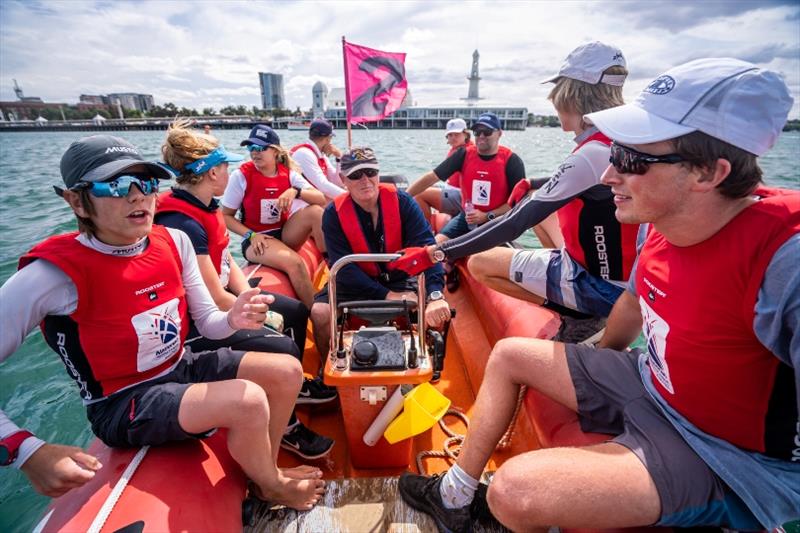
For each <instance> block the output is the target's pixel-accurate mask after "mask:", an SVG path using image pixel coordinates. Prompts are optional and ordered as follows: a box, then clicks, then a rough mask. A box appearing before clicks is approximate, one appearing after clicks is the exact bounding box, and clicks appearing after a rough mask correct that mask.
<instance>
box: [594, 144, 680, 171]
mask: <svg viewBox="0 0 800 533" xmlns="http://www.w3.org/2000/svg"><path fill="white" fill-rule="evenodd" d="M608 161H609V163H611V164H612V165H614V170H616V171H617V172H619V173H620V174H646V173H647V171H648V170H649V169H650V165H652V164H653V163H665V164H667V165H674V164H675V163H682V162H684V161H686V159H685V158H684V157H683V156H681V155H678V154H667V155H651V154H645V153H643V152H637V151H636V150H634V149H633V148H628V147H627V146H622V145H621V144H617V143H615V142H612V143H611V157H609V158H608Z"/></svg>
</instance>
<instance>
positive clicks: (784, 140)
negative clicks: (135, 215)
mask: <svg viewBox="0 0 800 533" xmlns="http://www.w3.org/2000/svg"><path fill="white" fill-rule="evenodd" d="M246 133H247V132H246V130H238V131H237V130H220V131H216V132H215V134H216V135H218V137H219V138H220V139H221V140H222V142H223V144H225V145H226V146H227V147H228V148H230V149H232V150H234V151H237V152H240V153H242V154H244V153H245V152H244V149H242V148H239V141H240V140H241V139H243V138H244V137H245V136H246ZM119 135H120V136H122V137H124V138H126V139H128V140H129V141H130V142H132V143H133V144H135V145H136V146H138V147H139V148H140V149H141V150H142V151H143V153H144V155H145V157H148V158H153V159H155V158H157V157H158V156H159V153H160V152H159V147H160V145H161V142H162V140H163V137H164V133H163V132H153V131H140V132H120V133H119ZM280 135H281V139H282V141H283V144H284V145H286V146H292V145H294V144H296V143H298V142H300V141H302V140H304V139H305V133H304V132H301V131H283V132H281V133H280ZM80 136H81V135H80V134H79V133H45V132H42V133H0V209H1V210H2V216H0V282H4V281H5V280H6V279H8V278H9V276H11V274H13V272H14V271H15V269H16V263H17V259H18V257H19V256H20V255H21V254H23V253H25V252H26V251H27V250H28V249H30V248H31V246H33V245H34V244H35V243H37V242H39V241H41V240H43V239H45V238H46V237H48V236H50V235H53V234H56V233H62V232H65V231H71V230H73V229H74V228H75V225H74V217H73V215H72V212H71V211H70V210H69V209H68V207H67V206H66V204H65V203H64V202H63V201H62V200H61V199H60V198H59V197H57V196H56V195H55V194H54V193H53V191H52V188H51V185H53V184H58V183H60V182H61V178H60V174H59V167H58V165H59V160H60V158H61V154H62V153H63V152H64V150H65V149H66V148H67V146H68V145H69V144H70V143H71V142H72V141H73V140H75V139H77V138H78V137H80ZM337 141H338V143H337V144H338V145H339V146H341V145H343V144H345V143H346V137H345V134H343V133H340V134H339V137H338V138H337ZM353 142H354V144H368V145H370V146H372V147H373V148H375V150H376V152H377V154H378V157H379V160H380V162H381V167H382V168H383V169H384V171H386V172H392V173H400V174H404V175H406V176H407V177H408V178H409V180H414V179H415V178H416V177H417V176H420V175H421V174H423V173H424V172H426V171H428V170H430V169H431V168H433V167H434V166H435V165H436V164H437V163H439V162H440V161H441V160H442V158H443V157H444V155H445V153H446V152H447V146H446V145H445V142H444V135H443V133H442V132H440V131H433V130H421V131H407V130H393V131H387V130H384V131H374V132H373V131H364V130H360V129H357V130H355V131H354V132H353ZM502 142H503V144H505V145H507V146H508V147H510V148H511V149H512V150H514V151H515V152H516V153H518V154H519V155H520V156H521V157H522V159H523V160H524V162H525V168H526V170H527V174H528V176H542V175H545V174H546V173H548V172H550V171H552V170H553V169H554V168H555V167H556V165H558V163H559V162H560V161H561V159H562V158H563V157H564V156H565V155H566V154H568V153H569V151H570V150H571V149H572V148H573V146H574V144H573V143H572V140H571V136H570V135H568V134H566V133H564V132H562V131H560V130H558V129H551V128H546V129H545V128H532V129H528V130H526V131H524V132H506V133H505V134H504V136H503V139H502ZM798 160H800V133H798V132H790V133H785V134H784V135H783V136H782V137H781V138H780V140H779V141H778V144H777V146H776V147H775V148H774V149H773V150H772V151H771V152H770V153H769V154H768V155H767V156H765V157H764V158H762V161H761V165H762V168H763V169H764V171H765V172H764V173H765V176H766V180H767V183H768V184H770V185H780V186H784V187H790V188H793V189H800V167H798V164H797V161H798ZM523 242H524V243H526V244H528V245H531V246H534V245H535V241H534V239H533V238H531V237H527V238H525V239H523ZM231 250H232V251H233V253H234V255H235V256H237V257H241V256H240V255H239V245H238V240H236V241H235V242H234V243H232V245H231ZM2 334H3V332H2V331H0V335H2ZM0 406H2V408H3V409H4V410H5V412H6V413H7V414H8V415H9V416H11V418H12V419H14V420H15V421H16V422H17V423H18V424H19V425H21V426H23V427H25V428H27V429H29V430H31V431H33V432H34V433H36V434H37V435H39V436H40V437H42V438H43V439H45V440H47V441H49V442H54V443H62V444H74V445H77V446H87V445H88V444H89V442H90V441H91V440H92V438H93V436H92V433H91V432H90V430H89V425H88V423H87V421H86V417H85V414H84V409H83V407H82V406H81V403H80V400H79V398H78V395H77V394H76V391H75V388H74V386H73V384H72V381H71V380H69V379H68V378H67V375H66V373H65V372H64V369H63V366H62V364H61V363H60V361H59V359H58V357H57V356H56V355H55V354H54V353H53V352H51V351H50V349H49V348H47V346H46V345H45V343H44V341H43V340H42V339H41V337H40V335H39V334H38V332H34V333H32V334H31V335H29V336H28V338H27V340H26V341H25V343H24V344H23V345H22V347H20V349H19V350H17V353H15V354H14V355H13V356H12V358H11V359H9V360H7V361H6V362H5V363H3V364H2V367H1V368H0ZM48 501H49V500H48V499H47V498H45V497H43V496H39V495H38V494H36V493H35V492H34V491H33V490H32V489H31V488H30V485H29V484H28V483H27V480H26V478H25V477H24V476H23V475H22V474H21V473H20V472H18V471H16V470H11V469H7V468H2V469H0V531H20V532H21V531H30V529H31V527H32V526H33V524H35V522H36V519H37V518H38V517H39V515H40V514H41V512H42V510H43V509H44V508H45V507H46V505H47V503H48Z"/></svg>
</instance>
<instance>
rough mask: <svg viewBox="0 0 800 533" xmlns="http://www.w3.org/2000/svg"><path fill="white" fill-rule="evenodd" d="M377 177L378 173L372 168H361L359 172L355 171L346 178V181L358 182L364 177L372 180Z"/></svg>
mask: <svg viewBox="0 0 800 533" xmlns="http://www.w3.org/2000/svg"><path fill="white" fill-rule="evenodd" d="M377 175H378V171H377V170H376V169H374V168H362V169H361V170H356V171H355V172H353V173H352V174H350V175H348V176H347V179H351V180H353V181H355V180H360V179H361V178H363V177H364V176H366V177H368V178H374V177H375V176H377Z"/></svg>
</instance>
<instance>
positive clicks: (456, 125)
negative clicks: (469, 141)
mask: <svg viewBox="0 0 800 533" xmlns="http://www.w3.org/2000/svg"><path fill="white" fill-rule="evenodd" d="M466 129H467V123H466V122H465V121H464V119H463V118H451V119H450V120H448V121H447V131H446V132H445V133H444V134H445V135H447V134H449V133H461V132H463V131H464V130H466Z"/></svg>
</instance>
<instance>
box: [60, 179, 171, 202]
mask: <svg viewBox="0 0 800 533" xmlns="http://www.w3.org/2000/svg"><path fill="white" fill-rule="evenodd" d="M131 185H136V186H137V187H138V188H139V190H140V191H142V194H153V193H157V192H158V180H157V179H156V178H153V177H151V176H142V175H135V174H133V175H124V176H117V177H115V178H114V179H113V180H111V181H100V182H92V183H85V184H83V183H81V184H79V186H78V187H76V188H77V189H88V190H89V194H91V195H92V196H94V197H96V198H125V197H126V196H128V193H129V192H130V191H131Z"/></svg>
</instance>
